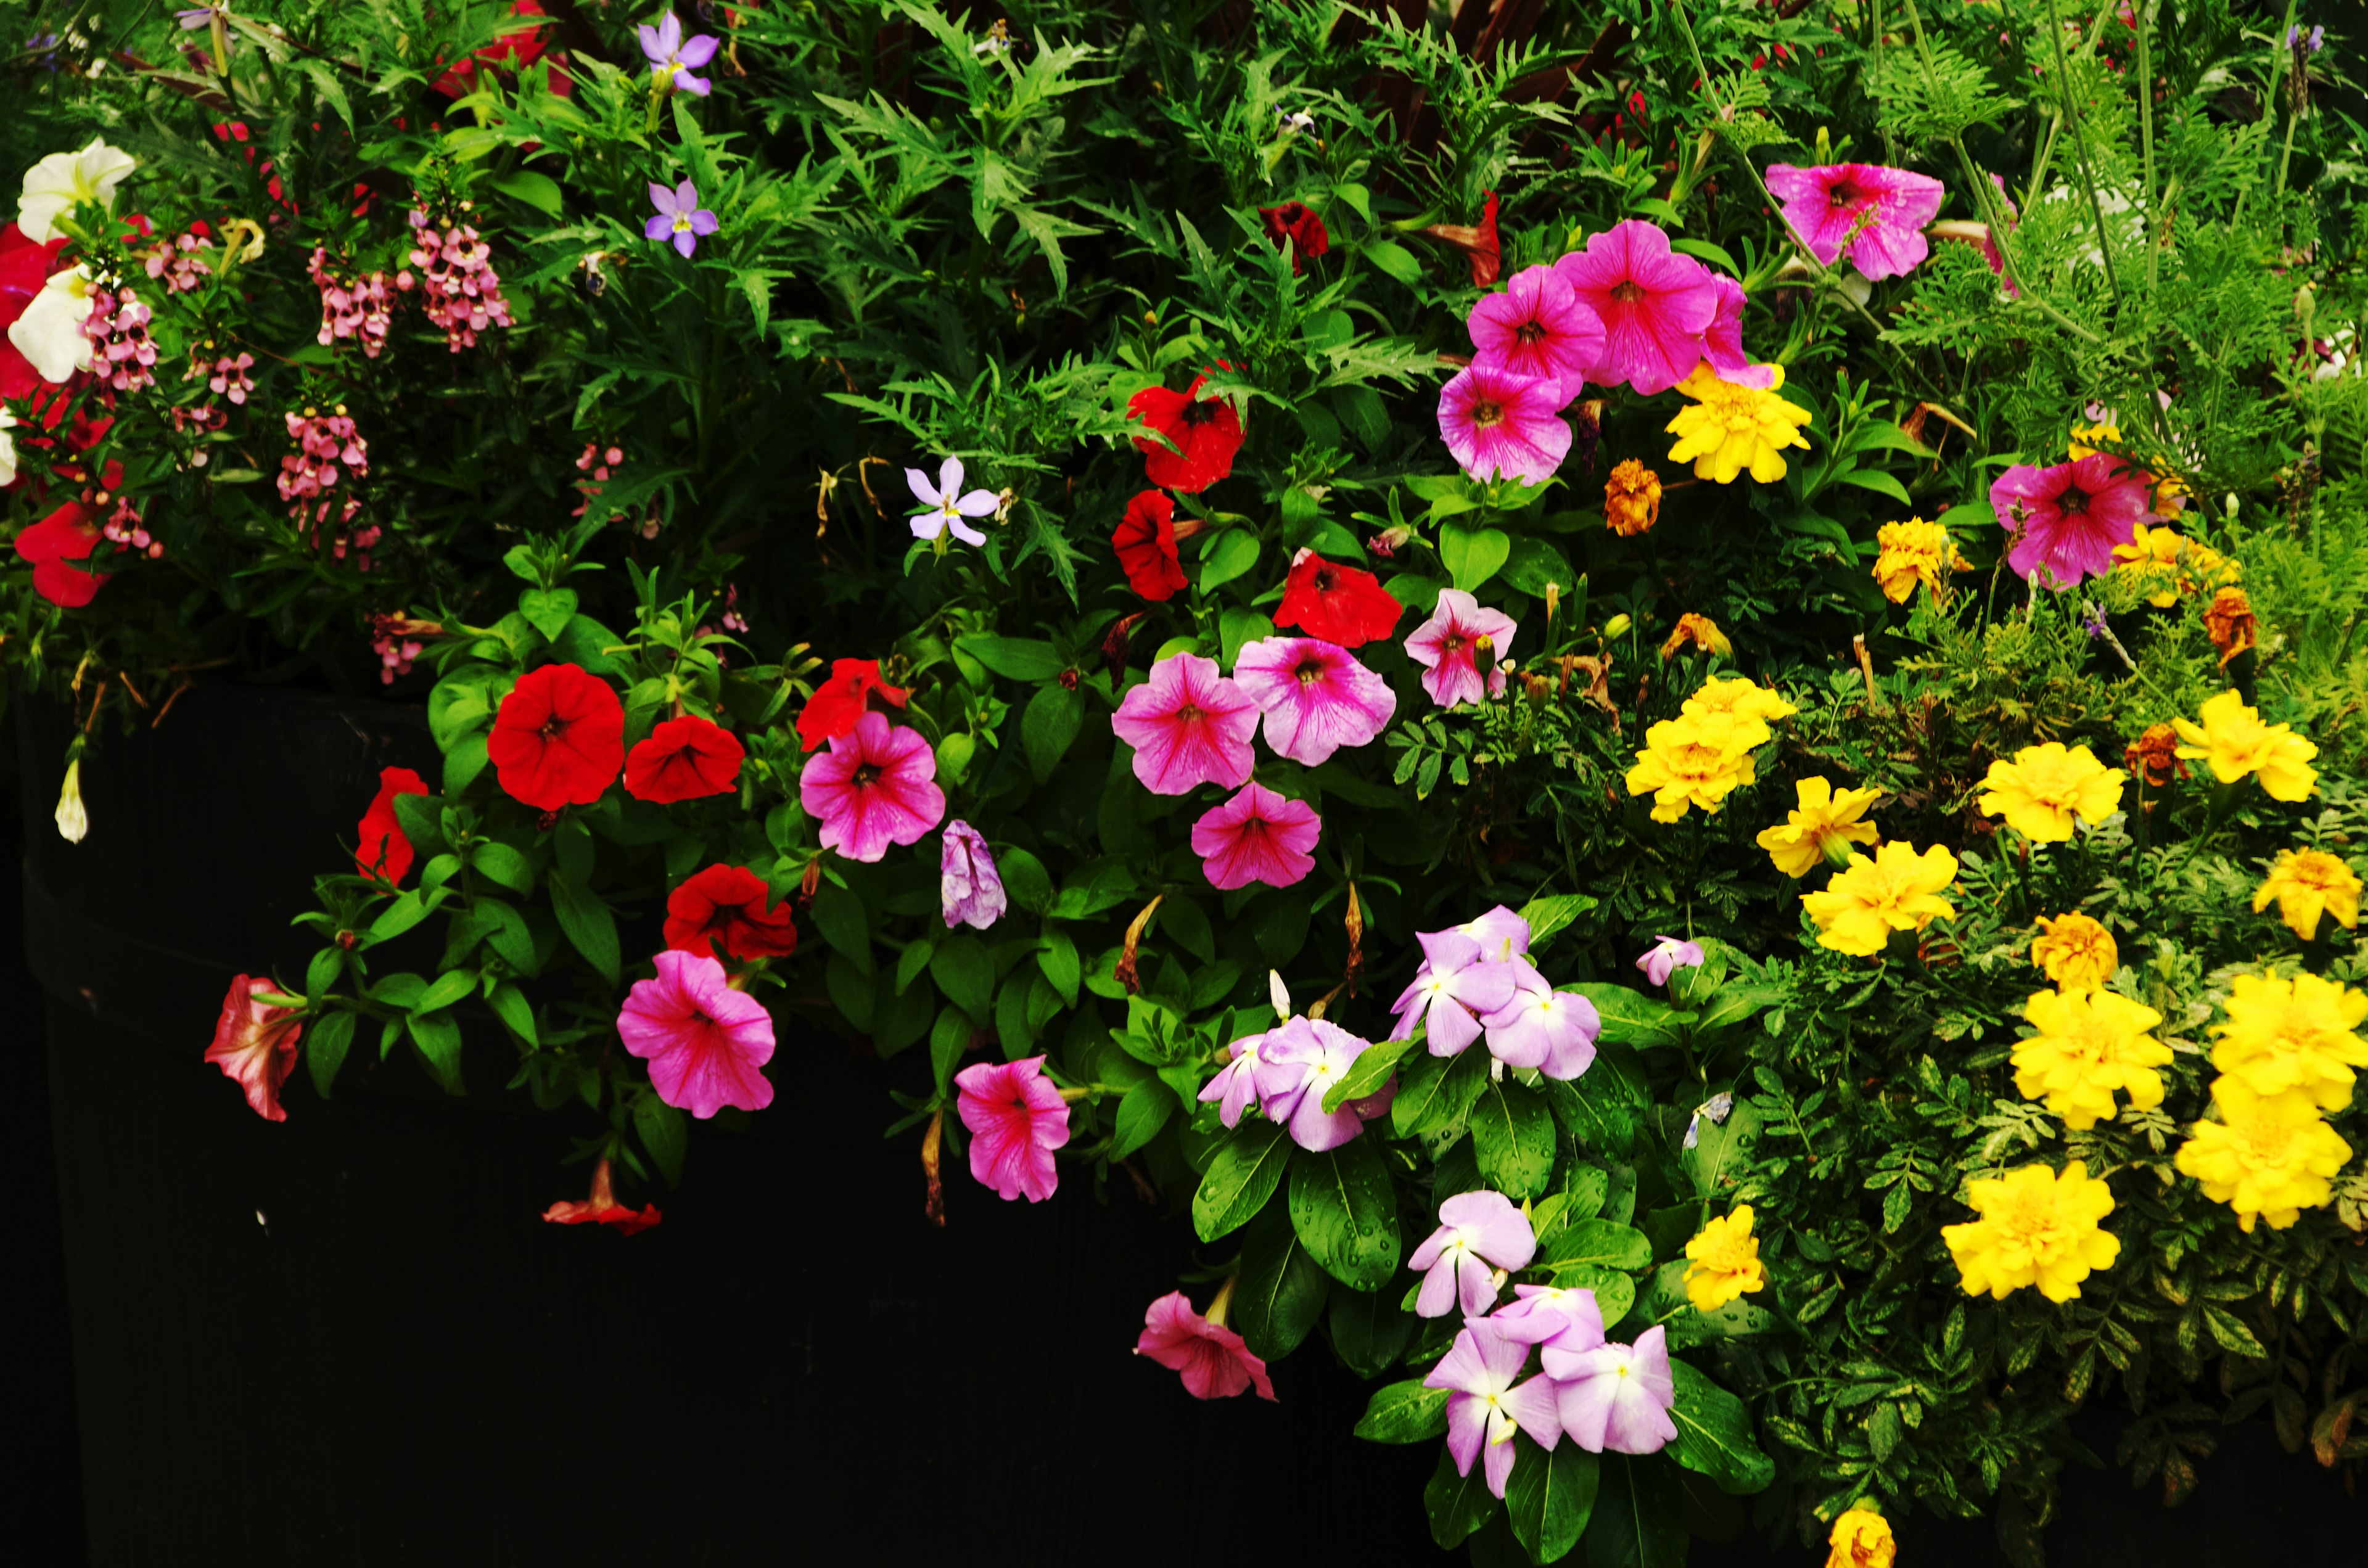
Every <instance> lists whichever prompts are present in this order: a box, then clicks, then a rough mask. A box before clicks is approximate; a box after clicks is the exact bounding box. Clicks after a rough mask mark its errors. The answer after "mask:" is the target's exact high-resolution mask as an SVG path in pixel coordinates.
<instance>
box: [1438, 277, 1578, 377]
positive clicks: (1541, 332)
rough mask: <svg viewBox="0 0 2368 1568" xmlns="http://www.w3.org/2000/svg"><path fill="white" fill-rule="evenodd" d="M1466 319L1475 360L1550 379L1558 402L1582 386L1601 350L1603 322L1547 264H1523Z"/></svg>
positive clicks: (1483, 297)
mask: <svg viewBox="0 0 2368 1568" xmlns="http://www.w3.org/2000/svg"><path fill="white" fill-rule="evenodd" d="M1467 325H1469V326H1470V328H1471V331H1472V346H1473V347H1474V349H1475V350H1477V352H1475V353H1474V355H1473V356H1472V363H1473V364H1474V365H1475V366H1482V367H1485V368H1486V369H1503V370H1510V371H1512V372H1513V373H1514V374H1515V375H1518V376H1536V377H1540V378H1543V379H1544V380H1548V381H1554V383H1555V389H1554V396H1555V397H1556V398H1558V399H1560V400H1561V401H1560V402H1558V403H1556V404H1555V405H1554V406H1555V407H1557V408H1560V407H1563V406H1565V405H1566V404H1568V403H1569V402H1570V400H1571V399H1573V398H1575V397H1577V395H1578V394H1579V392H1580V391H1581V390H1582V389H1583V388H1585V386H1586V385H1587V372H1588V370H1590V369H1594V367H1595V361H1596V359H1597V358H1599V357H1600V355H1601V354H1602V353H1603V323H1602V322H1601V321H1600V319H1598V318H1597V316H1596V313H1595V312H1593V311H1591V310H1589V309H1588V307H1587V306H1585V305H1583V304H1581V303H1579V301H1578V296H1577V295H1576V294H1574V293H1572V292H1571V289H1570V284H1569V282H1568V281H1567V280H1566V279H1565V278H1564V277H1563V275H1562V274H1561V273H1559V272H1556V271H1555V270H1554V268H1553V267H1523V268H1522V269H1521V270H1520V271H1519V272H1516V273H1515V274H1513V278H1512V281H1511V282H1510V283H1508V284H1507V285H1506V286H1505V291H1504V292H1503V293H1501V294H1484V295H1482V296H1481V297H1480V302H1479V303H1478V304H1476V305H1474V306H1473V307H1472V319H1471V320H1470V322H1469V323H1467Z"/></svg>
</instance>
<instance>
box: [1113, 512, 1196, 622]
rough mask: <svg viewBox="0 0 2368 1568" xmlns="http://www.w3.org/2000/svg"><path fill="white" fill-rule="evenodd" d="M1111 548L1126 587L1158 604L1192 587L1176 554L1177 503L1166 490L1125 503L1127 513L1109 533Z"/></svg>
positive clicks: (1182, 563)
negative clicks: (1113, 530) (1115, 528)
mask: <svg viewBox="0 0 2368 1568" xmlns="http://www.w3.org/2000/svg"><path fill="white" fill-rule="evenodd" d="M1110 549H1111V550H1112V551H1115V552H1116V553H1117V555H1118V564H1119V569H1120V570H1121V571H1122V572H1124V573H1125V574H1126V583H1127V586H1129V587H1131V588H1133V590H1134V591H1135V592H1136V593H1138V594H1141V595H1142V596H1143V597H1144V598H1146V599H1150V600H1152V601H1153V602H1155V603H1156V602H1158V601H1160V600H1164V599H1170V598H1173V597H1176V595H1177V594H1178V593H1179V592H1181V591H1182V590H1183V589H1185V588H1187V587H1189V586H1190V579H1188V578H1187V577H1186V576H1185V575H1184V562H1183V561H1182V559H1181V558H1180V557H1179V556H1178V554H1177V553H1176V503H1175V502H1173V501H1171V500H1169V499H1168V498H1167V493H1166V492H1165V491H1159V490H1145V491H1144V492H1143V493H1142V494H1138V495H1137V496H1135V498H1134V499H1133V500H1132V501H1129V502H1128V503H1127V504H1126V515H1125V516H1124V517H1121V518H1120V519H1119V523H1118V528H1117V530H1116V531H1115V532H1113V533H1112V534H1111V535H1110Z"/></svg>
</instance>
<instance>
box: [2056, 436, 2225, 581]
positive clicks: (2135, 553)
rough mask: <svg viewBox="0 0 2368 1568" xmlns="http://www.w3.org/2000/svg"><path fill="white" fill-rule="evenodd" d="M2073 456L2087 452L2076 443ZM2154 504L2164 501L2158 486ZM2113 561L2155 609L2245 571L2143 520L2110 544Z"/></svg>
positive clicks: (2170, 530) (2204, 547)
mask: <svg viewBox="0 0 2368 1568" xmlns="http://www.w3.org/2000/svg"><path fill="white" fill-rule="evenodd" d="M2072 455H2073V456H2074V457H2076V458H2078V457H2085V456H2087V455H2088V453H2087V450H2086V449H2083V448H2081V447H2080V446H2078V444H2077V443H2076V444H2075V445H2074V447H2073V449H2072ZM2155 504H2156V505H2157V506H2163V505H2165V504H2166V503H2165V502H2164V500H2163V499H2162V496H2161V491H2160V487H2157V495H2156V502H2155ZM2113 562H2114V566H2113V571H2114V572H2115V574H2127V575H2129V576H2131V577H2133V578H2135V579H2136V580H2137V582H2138V584H2139V585H2141V586H2143V587H2145V588H2146V590H2147V593H2146V603H2148V604H2150V605H2152V606H2154V607H2155V608H2157V609H2169V608H2170V607H2171V606H2173V605H2175V604H2177V603H2178V602H2179V599H2180V595H2182V594H2192V593H2197V592H2201V591H2203V590H2205V589H2216V588H2223V587H2231V586H2234V585H2236V583H2237V580H2238V579H2239V578H2240V577H2241V576H2242V575H2243V574H2244V568H2243V566H2242V565H2241V564H2240V563H2238V562H2234V561H2231V560H2229V559H2228V558H2227V557H2226V556H2225V555H2223V554H2221V553H2220V552H2219V551H2216V550H2214V549H2213V548H2212V547H2211V546H2209V545H2207V544H2203V543H2202V542H2200V541H2198V540H2192V539H2188V538H2185V537H2184V536H2182V535H2181V534H2180V532H2179V530H2177V529H2176V528H2148V527H2146V524H2144V523H2140V524H2138V525H2137V526H2136V527H2135V528H2133V529H2131V530H2130V542H2129V543H2127V544H2120V545H2115V546H2114V547H2113Z"/></svg>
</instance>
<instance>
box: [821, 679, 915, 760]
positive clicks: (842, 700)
mask: <svg viewBox="0 0 2368 1568" xmlns="http://www.w3.org/2000/svg"><path fill="white" fill-rule="evenodd" d="M875 693H876V694H877V695H878V696H879V698H880V699H881V700H882V701H883V702H886V703H889V704H892V705H893V706H894V707H898V708H902V707H904V706H905V698H907V697H909V696H910V695H912V694H911V693H910V692H908V691H907V690H905V688H904V687H898V686H890V685H889V684H888V683H887V682H886V681H884V680H882V679H881V678H880V661H879V660H877V659H833V660H832V661H831V662H830V678H829V679H828V680H826V681H825V682H823V683H822V685H820V686H818V687H815V688H814V699H813V700H812V701H810V702H808V703H807V704H806V705H805V708H804V710H803V711H802V712H800V713H799V714H798V748H799V749H800V750H801V751H812V750H814V747H816V746H818V745H821V744H823V743H824V742H825V741H835V740H837V739H838V737H839V736H841V735H844V734H848V733H852V732H853V731H854V729H855V722H856V721H857V720H858V719H860V718H862V717H863V715H864V713H865V712H866V711H867V710H869V709H870V708H871V699H872V697H873V695H874V694H875Z"/></svg>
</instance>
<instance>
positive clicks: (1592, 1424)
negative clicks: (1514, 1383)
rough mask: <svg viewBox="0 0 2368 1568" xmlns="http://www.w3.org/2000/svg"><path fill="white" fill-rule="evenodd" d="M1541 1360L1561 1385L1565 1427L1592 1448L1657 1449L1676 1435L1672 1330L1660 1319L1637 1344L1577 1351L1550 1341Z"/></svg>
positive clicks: (1617, 1451)
mask: <svg viewBox="0 0 2368 1568" xmlns="http://www.w3.org/2000/svg"><path fill="white" fill-rule="evenodd" d="M1541 1359H1543V1361H1544V1362H1545V1368H1546V1375H1547V1376H1548V1377H1551V1378H1553V1379H1554V1381H1555V1382H1556V1383H1558V1384H1560V1385H1561V1386H1560V1388H1559V1389H1558V1390H1557V1391H1556V1393H1557V1396H1558V1403H1560V1406H1561V1411H1562V1429H1563V1430H1564V1431H1565V1432H1566V1433H1568V1434H1569V1436H1570V1440H1571V1441H1572V1442H1574V1443H1577V1445H1578V1446H1579V1447H1580V1448H1582V1449H1586V1450H1587V1451H1588V1453H1591V1454H1600V1453H1601V1452H1603V1451H1604V1450H1605V1449H1610V1450H1611V1452H1613V1453H1615V1454H1650V1453H1657V1452H1658V1451H1659V1450H1660V1449H1661V1448H1662V1447H1663V1446H1664V1445H1666V1444H1668V1443H1669V1442H1670V1441H1672V1440H1673V1439H1675V1438H1676V1437H1677V1435H1678V1424H1677V1423H1676V1422H1674V1421H1672V1420H1670V1419H1669V1411H1670V1410H1671V1408H1672V1407H1674V1406H1675V1405H1676V1404H1677V1403H1678V1385H1677V1380H1676V1378H1675V1377H1674V1376H1673V1375H1672V1374H1671V1372H1670V1370H1669V1331H1668V1329H1666V1328H1664V1327H1662V1326H1661V1325H1660V1324H1654V1325H1653V1326H1652V1327H1650V1328H1648V1329H1646V1330H1645V1332H1644V1333H1642V1334H1640V1335H1637V1336H1636V1343H1635V1344H1634V1345H1599V1346H1596V1347H1595V1348H1594V1349H1592V1350H1577V1351H1571V1350H1561V1349H1557V1348H1555V1347H1554V1346H1547V1347H1546V1349H1545V1351H1544V1352H1543V1355H1542V1357H1541Z"/></svg>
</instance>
